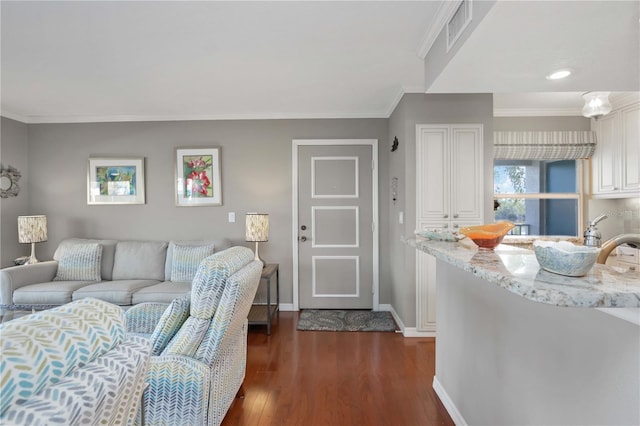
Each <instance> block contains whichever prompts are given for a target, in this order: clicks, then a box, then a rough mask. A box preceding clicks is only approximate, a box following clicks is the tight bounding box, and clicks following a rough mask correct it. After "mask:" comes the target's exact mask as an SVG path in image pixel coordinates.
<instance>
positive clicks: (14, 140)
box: [0, 117, 41, 268]
mask: <svg viewBox="0 0 640 426" xmlns="http://www.w3.org/2000/svg"><path fill="white" fill-rule="evenodd" d="M28 155H29V144H28V127H27V125H26V124H23V123H20V122H18V121H14V120H10V119H8V118H5V117H2V121H1V122H0V162H2V164H3V165H4V166H5V167H8V166H13V167H15V168H16V169H18V171H19V172H20V173H22V177H21V178H20V180H19V181H18V185H19V186H20V193H19V194H18V196H17V197H11V198H0V213H1V214H0V267H2V268H4V267H7V266H11V265H13V259H15V258H16V257H20V256H25V255H28V254H30V253H31V245H30V244H18V216H21V215H30V214H38V212H36V211H33V210H31V209H29V162H28ZM36 246H37V247H36V255H39V253H40V249H41V244H37V245H36Z"/></svg>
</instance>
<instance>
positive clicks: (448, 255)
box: [404, 237, 640, 308]
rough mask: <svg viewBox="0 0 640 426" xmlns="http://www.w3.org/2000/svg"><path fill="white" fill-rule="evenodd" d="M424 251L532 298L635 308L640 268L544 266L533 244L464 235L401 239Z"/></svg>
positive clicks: (639, 295) (570, 304)
mask: <svg viewBox="0 0 640 426" xmlns="http://www.w3.org/2000/svg"><path fill="white" fill-rule="evenodd" d="M404 241H405V242H406V243H407V244H409V245H411V246H414V247H416V249H418V250H421V251H423V252H425V253H428V254H431V255H433V256H435V257H436V258H437V259H440V260H442V261H444V262H447V263H449V264H451V265H454V266H457V267H458V268H460V269H463V270H465V271H467V272H471V273H472V274H474V275H476V276H478V277H480V278H483V279H485V280H487V281H489V282H490V283H493V284H496V285H498V286H500V287H502V288H504V289H506V290H509V291H510V292H512V293H516V294H518V295H520V296H522V297H525V298H527V299H529V300H533V301H535V302H540V303H546V304H550V305H555V306H563V307H587V308H638V307H640V272H638V271H630V270H626V271H624V270H622V269H619V268H613V267H610V266H606V265H601V264H598V263H596V264H595V265H594V266H593V268H592V269H591V271H590V272H589V273H588V274H587V275H586V276H584V277H566V276H563V275H558V274H554V273H552V272H548V271H545V270H544V269H542V268H541V267H540V265H539V264H538V261H537V260H536V256H535V254H534V253H533V251H532V250H528V249H524V248H519V247H514V246H509V245H506V244H500V245H499V246H498V247H496V248H495V249H494V250H480V249H478V248H477V247H476V245H475V244H474V243H473V242H472V241H470V240H468V239H465V240H462V241H460V242H457V243H455V242H443V241H430V240H424V239H422V238H420V237H418V238H411V239H407V240H404Z"/></svg>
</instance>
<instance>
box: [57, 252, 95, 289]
mask: <svg viewBox="0 0 640 426" xmlns="http://www.w3.org/2000/svg"><path fill="white" fill-rule="evenodd" d="M101 261H102V245H100V244H97V243H87V244H80V243H79V244H70V245H69V246H67V247H66V248H65V250H64V251H63V252H62V254H61V256H60V260H58V272H57V273H56V276H55V278H54V279H53V280H54V281H101V280H102V278H101V277H100V262H101Z"/></svg>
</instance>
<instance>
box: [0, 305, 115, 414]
mask: <svg viewBox="0 0 640 426" xmlns="http://www.w3.org/2000/svg"><path fill="white" fill-rule="evenodd" d="M125 331H126V328H125V317H124V312H123V311H122V309H120V308H119V307H118V306H115V305H112V304H110V303H107V302H103V301H101V300H97V299H89V298H88V299H83V300H79V301H77V302H72V303H69V304H66V305H64V306H60V307H59V308H55V309H51V310H48V311H42V312H38V313H35V314H32V315H28V316H25V317H22V318H18V319H15V320H13V321H9V322H6V323H3V324H1V325H0V335H1V336H2V357H1V361H0V374H1V375H2V380H1V381H2V398H0V414H1V413H4V411H5V410H6V409H7V407H8V406H9V405H10V404H12V403H13V402H18V401H20V400H23V399H28V398H30V397H31V396H32V395H33V394H36V393H38V392H40V391H41V390H42V389H43V388H45V387H47V386H49V385H50V384H52V383H55V382H57V381H59V380H60V379H62V378H63V377H65V376H67V375H68V374H69V373H70V372H72V371H74V370H75V369H77V368H79V367H82V366H83V365H86V364H87V363H89V362H91V361H92V360H94V359H96V358H97V357H99V356H101V355H103V354H104V353H106V352H107V351H109V350H110V349H111V348H113V347H114V346H116V345H117V344H119V343H120V342H122V341H123V340H124V336H125Z"/></svg>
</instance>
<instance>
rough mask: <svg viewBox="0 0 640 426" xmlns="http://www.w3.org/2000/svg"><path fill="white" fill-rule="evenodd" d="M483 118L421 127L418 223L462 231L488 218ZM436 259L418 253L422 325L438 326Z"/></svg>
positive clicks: (419, 325)
mask: <svg viewBox="0 0 640 426" xmlns="http://www.w3.org/2000/svg"><path fill="white" fill-rule="evenodd" d="M483 163H484V148H483V139H482V125H481V124H450V125H449V124H442V125H422V124H420V125H418V126H417V127H416V179H417V182H416V209H417V211H416V229H418V230H424V229H430V230H433V229H439V230H450V231H453V232H455V231H457V230H458V229H459V228H460V227H461V226H468V225H479V224H482V223H483V211H484V205H483V204H484V203H483V192H484V189H483V184H484V182H483ZM435 292H436V262H435V258H433V256H430V255H428V254H426V253H423V252H420V251H417V253H416V295H417V297H416V329H417V331H418V332H425V333H428V334H431V333H435V330H436V316H435V304H436V294H435Z"/></svg>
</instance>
